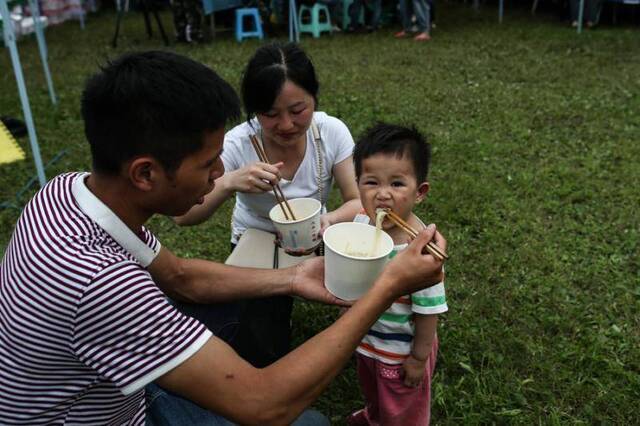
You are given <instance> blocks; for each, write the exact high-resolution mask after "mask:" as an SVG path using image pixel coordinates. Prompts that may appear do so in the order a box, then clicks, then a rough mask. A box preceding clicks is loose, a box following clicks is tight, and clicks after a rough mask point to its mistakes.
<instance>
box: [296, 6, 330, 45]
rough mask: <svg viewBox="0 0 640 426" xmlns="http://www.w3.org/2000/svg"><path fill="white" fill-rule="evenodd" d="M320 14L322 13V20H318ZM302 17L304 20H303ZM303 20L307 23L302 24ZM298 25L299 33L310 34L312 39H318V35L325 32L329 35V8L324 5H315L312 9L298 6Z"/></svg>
mask: <svg viewBox="0 0 640 426" xmlns="http://www.w3.org/2000/svg"><path fill="white" fill-rule="evenodd" d="M321 12H324V20H320V16H321V15H320V13H321ZM305 14H306V16H305ZM303 17H304V18H306V19H304V20H303ZM305 20H306V21H308V22H304V21H305ZM298 23H299V27H300V33H311V34H313V37H314V38H318V37H320V33H322V32H325V31H328V32H329V33H331V14H330V13H329V8H328V7H327V6H326V5H324V4H320V3H316V4H314V5H313V6H312V7H309V6H306V5H302V6H300V12H298Z"/></svg>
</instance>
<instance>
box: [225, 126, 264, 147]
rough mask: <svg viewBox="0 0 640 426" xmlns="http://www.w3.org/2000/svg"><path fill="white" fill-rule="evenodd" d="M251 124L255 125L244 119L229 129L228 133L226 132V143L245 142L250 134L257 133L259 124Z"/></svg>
mask: <svg viewBox="0 0 640 426" xmlns="http://www.w3.org/2000/svg"><path fill="white" fill-rule="evenodd" d="M251 124H253V127H251V125H250V124H249V122H248V121H244V122H242V123H240V124H238V125H237V126H235V127H234V128H233V129H231V130H228V131H227V133H225V134H224V143H225V145H226V144H238V143H243V142H244V140H245V139H248V138H249V135H251V134H254V133H256V131H257V129H258V126H259V125H256V123H251Z"/></svg>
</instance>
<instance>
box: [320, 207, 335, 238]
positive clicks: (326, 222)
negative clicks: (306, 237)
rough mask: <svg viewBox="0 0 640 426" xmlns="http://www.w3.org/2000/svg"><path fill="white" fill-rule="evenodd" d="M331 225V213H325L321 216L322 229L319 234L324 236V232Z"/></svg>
mask: <svg viewBox="0 0 640 426" xmlns="http://www.w3.org/2000/svg"><path fill="white" fill-rule="evenodd" d="M331 225H333V223H332V222H331V217H330V216H329V213H325V214H323V215H322V216H320V231H318V236H320V237H322V234H324V231H325V230H326V229H327V228H328V227H330V226H331Z"/></svg>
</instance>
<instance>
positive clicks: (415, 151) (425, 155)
mask: <svg viewBox="0 0 640 426" xmlns="http://www.w3.org/2000/svg"><path fill="white" fill-rule="evenodd" d="M379 153H383V154H395V156H396V157H398V158H402V157H404V156H405V155H408V156H409V158H410V159H411V162H412V163H413V171H414V172H415V175H416V181H417V182H418V183H422V182H426V180H427V175H428V174H429V162H430V161H431V145H429V143H428V142H427V141H426V139H425V137H424V136H423V135H422V133H420V132H419V131H418V130H417V129H416V128H415V127H414V126H411V127H405V126H399V125H396V124H387V123H378V124H376V125H375V126H373V127H371V128H369V129H368V130H366V131H365V133H364V135H363V136H362V137H361V138H360V139H359V140H358V142H357V143H356V146H355V148H354V150H353V162H354V164H355V168H356V177H357V178H358V179H359V178H360V175H361V173H362V161H364V160H365V159H367V158H369V157H371V156H372V155H375V154H379Z"/></svg>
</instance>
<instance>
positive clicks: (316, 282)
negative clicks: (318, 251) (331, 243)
mask: <svg viewBox="0 0 640 426" xmlns="http://www.w3.org/2000/svg"><path fill="white" fill-rule="evenodd" d="M292 268H294V275H293V278H292V280H291V294H292V295H294V296H300V297H303V298H305V299H308V300H314V301H317V302H322V303H327V304H330V305H340V306H350V305H351V302H347V301H344V300H342V299H338V298H337V297H335V296H334V295H332V294H331V293H329V292H328V291H327V289H326V288H325V287H324V257H314V258H313V259H307V260H305V261H304V262H301V263H299V264H297V265H296V266H293V267H292Z"/></svg>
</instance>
